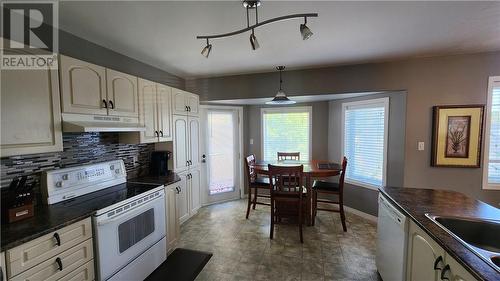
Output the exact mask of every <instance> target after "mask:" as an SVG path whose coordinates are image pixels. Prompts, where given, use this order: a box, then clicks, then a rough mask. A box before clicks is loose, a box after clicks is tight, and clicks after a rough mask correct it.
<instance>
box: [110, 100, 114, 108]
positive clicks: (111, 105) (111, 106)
mask: <svg viewBox="0 0 500 281" xmlns="http://www.w3.org/2000/svg"><path fill="white" fill-rule="evenodd" d="M109 106H110V108H111V109H115V105H114V104H113V101H112V100H109Z"/></svg>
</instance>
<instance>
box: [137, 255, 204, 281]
mask: <svg viewBox="0 0 500 281" xmlns="http://www.w3.org/2000/svg"><path fill="white" fill-rule="evenodd" d="M212 255H213V254H212V253H207V252H200V251H194V250H189V249H183V248H177V249H175V250H174V251H173V252H172V253H171V254H170V255H169V256H168V258H167V260H166V261H165V262H164V263H162V264H161V265H160V266H159V267H158V268H157V269H156V270H155V271H154V272H153V273H151V275H149V276H148V278H146V281H153V280H154V281H157V280H158V281H159V280H161V281H168V280H172V281H174V280H175V281H193V280H194V279H195V278H196V276H198V274H199V273H200V272H201V270H202V269H203V267H204V266H205V265H206V264H207V262H208V261H209V260H210V258H211V257H212Z"/></svg>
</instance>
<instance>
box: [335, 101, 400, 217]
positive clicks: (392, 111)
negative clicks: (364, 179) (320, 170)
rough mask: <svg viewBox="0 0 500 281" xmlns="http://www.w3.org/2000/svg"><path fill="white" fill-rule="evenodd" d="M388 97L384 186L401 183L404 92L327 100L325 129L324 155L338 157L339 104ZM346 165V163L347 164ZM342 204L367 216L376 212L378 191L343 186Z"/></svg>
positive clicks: (340, 110)
mask: <svg viewBox="0 0 500 281" xmlns="http://www.w3.org/2000/svg"><path fill="white" fill-rule="evenodd" d="M383 97H389V121H388V122H389V126H388V127H389V131H388V141H387V148H388V149H387V185H388V186H403V185H404V157H405V118H406V93H405V92H395V93H387V94H377V95H370V96H366V97H358V98H350V99H342V100H335V101H331V102H330V108H329V114H330V117H329V120H330V123H329V128H328V144H329V145H328V156H329V158H330V159H341V157H342V156H343V155H342V147H341V142H342V103H344V102H350V101H359V100H366V99H376V98H383ZM347 168H349V165H347ZM344 192H345V193H344V194H345V196H344V200H345V204H346V205H347V206H349V207H352V208H355V209H358V210H360V211H363V212H365V213H368V214H371V215H377V208H378V203H377V196H378V191H376V190H373V189H368V188H366V187H360V186H355V185H352V184H347V183H346V185H345V189H344Z"/></svg>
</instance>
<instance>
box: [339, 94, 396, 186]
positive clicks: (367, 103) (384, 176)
mask: <svg viewBox="0 0 500 281" xmlns="http://www.w3.org/2000/svg"><path fill="white" fill-rule="evenodd" d="M380 104H383V105H384V108H385V113H384V163H383V171H382V185H383V186H385V185H386V183H387V144H388V142H389V114H390V113H389V97H384V98H378V99H369V100H361V101H352V102H344V103H342V120H341V123H342V124H341V125H342V129H341V130H342V131H341V139H340V148H341V153H342V157H343V156H344V155H345V153H344V137H345V136H344V132H345V112H346V109H347V108H348V107H356V108H366V107H371V106H373V105H380ZM348 160H349V159H348ZM345 181H346V182H348V183H351V184H353V185H357V186H361V187H365V188H369V189H374V190H376V189H378V187H377V186H374V185H372V184H368V183H363V182H360V181H356V180H353V179H348V178H347V177H346V178H345Z"/></svg>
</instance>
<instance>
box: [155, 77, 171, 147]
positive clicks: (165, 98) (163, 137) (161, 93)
mask: <svg viewBox="0 0 500 281" xmlns="http://www.w3.org/2000/svg"><path fill="white" fill-rule="evenodd" d="M156 101H157V105H158V131H159V134H160V137H159V138H160V141H171V140H172V108H171V101H172V88H171V87H168V86H165V85H161V84H157V86H156Z"/></svg>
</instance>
